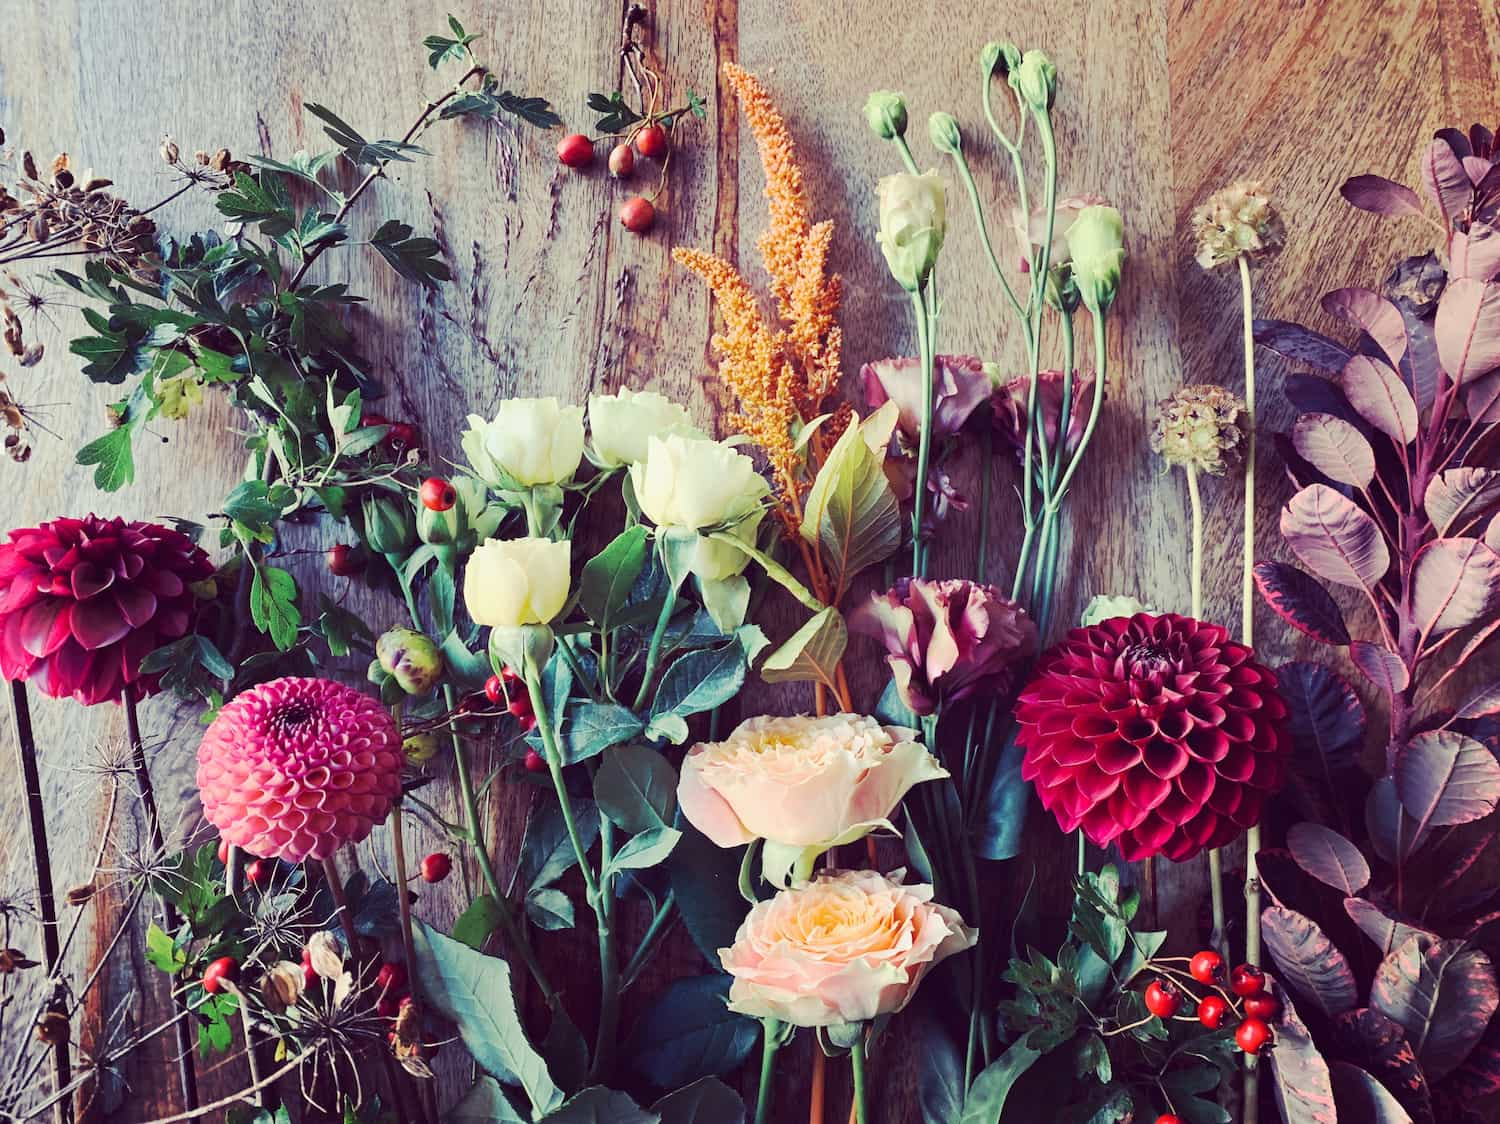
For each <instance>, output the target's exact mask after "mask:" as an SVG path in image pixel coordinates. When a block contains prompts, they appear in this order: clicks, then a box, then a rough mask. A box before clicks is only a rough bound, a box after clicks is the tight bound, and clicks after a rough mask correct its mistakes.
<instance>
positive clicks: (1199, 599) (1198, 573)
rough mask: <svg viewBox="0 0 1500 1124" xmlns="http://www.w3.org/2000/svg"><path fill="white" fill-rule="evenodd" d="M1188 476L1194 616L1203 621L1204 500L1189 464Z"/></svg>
mask: <svg viewBox="0 0 1500 1124" xmlns="http://www.w3.org/2000/svg"><path fill="white" fill-rule="evenodd" d="M1183 471H1184V472H1185V473H1186V474H1187V486H1188V505H1189V506H1190V507H1191V509H1192V515H1193V547H1192V563H1191V569H1190V571H1189V572H1190V573H1191V575H1192V609H1191V612H1192V615H1193V619H1194V620H1202V619H1203V499H1202V497H1201V496H1200V495H1199V493H1198V469H1197V467H1196V466H1195V465H1193V464H1191V463H1189V464H1188V465H1187V466H1186V468H1185V469H1184V470H1183Z"/></svg>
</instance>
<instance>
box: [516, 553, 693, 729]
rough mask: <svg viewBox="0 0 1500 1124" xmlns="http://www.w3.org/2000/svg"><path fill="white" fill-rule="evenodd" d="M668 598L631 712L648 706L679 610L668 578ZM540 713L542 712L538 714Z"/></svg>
mask: <svg viewBox="0 0 1500 1124" xmlns="http://www.w3.org/2000/svg"><path fill="white" fill-rule="evenodd" d="M667 580H668V586H667V597H666V600H665V601H663V602H662V604H661V613H660V614H658V616H657V618H656V627H655V628H654V629H652V630H651V643H650V645H649V646H648V647H647V648H646V669H645V671H644V672H642V673H641V685H640V688H639V689H638V690H637V691H636V693H635V702H633V703H632V704H631V707H630V709H631V710H640V709H641V707H643V706H645V705H646V696H647V695H649V694H650V693H651V681H652V680H654V679H655V678H656V665H657V664H658V663H660V662H661V642H662V639H663V638H664V637H665V636H666V635H667V625H668V624H670V623H671V620H672V611H673V610H674V609H676V608H677V585H676V583H675V582H673V581H672V579H671V578H668V579H667ZM538 713H540V712H538Z"/></svg>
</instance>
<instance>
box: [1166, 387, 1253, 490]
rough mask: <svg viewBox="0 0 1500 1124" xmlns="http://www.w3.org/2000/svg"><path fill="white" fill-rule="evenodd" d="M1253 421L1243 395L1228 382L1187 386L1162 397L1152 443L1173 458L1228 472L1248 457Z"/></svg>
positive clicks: (1206, 469)
mask: <svg viewBox="0 0 1500 1124" xmlns="http://www.w3.org/2000/svg"><path fill="white" fill-rule="evenodd" d="M1249 424H1250V419H1249V415H1248V414H1247V413H1246V411H1245V403H1244V400H1243V399H1241V398H1240V396H1239V395H1237V394H1235V393H1233V392H1232V391H1229V390H1225V389H1224V388H1223V387H1222V386H1209V385H1202V384H1195V385H1192V386H1185V387H1183V388H1182V389H1181V390H1179V391H1178V392H1177V393H1176V394H1174V395H1172V396H1171V397H1170V398H1164V399H1162V401H1161V403H1160V413H1159V414H1158V415H1157V419H1156V425H1155V426H1154V427H1153V428H1152V430H1151V448H1152V450H1153V451H1155V452H1157V453H1160V454H1161V455H1162V457H1163V459H1165V460H1166V462H1167V463H1168V464H1174V465H1179V466H1181V467H1184V468H1186V467H1189V466H1191V467H1192V468H1194V469H1196V470H1198V471H1199V472H1206V473H1208V474H1209V475H1210V476H1223V475H1224V473H1225V472H1227V471H1228V470H1229V469H1231V468H1235V467H1236V466H1238V465H1239V464H1240V462H1241V461H1243V460H1244V456H1245V450H1244V441H1245V434H1246V433H1247V432H1248V427H1249Z"/></svg>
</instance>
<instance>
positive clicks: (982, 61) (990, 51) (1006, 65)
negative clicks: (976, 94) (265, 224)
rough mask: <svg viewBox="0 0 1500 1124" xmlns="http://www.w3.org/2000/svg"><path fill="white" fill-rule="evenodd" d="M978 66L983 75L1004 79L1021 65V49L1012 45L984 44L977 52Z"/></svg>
mask: <svg viewBox="0 0 1500 1124" xmlns="http://www.w3.org/2000/svg"><path fill="white" fill-rule="evenodd" d="M979 65H980V66H982V67H984V72H985V74H987V75H989V74H998V75H1000V77H1002V78H1004V77H1006V76H1008V75H1009V74H1010V73H1011V72H1012V71H1014V70H1015V69H1016V68H1017V67H1018V66H1020V65H1021V48H1020V47H1017V46H1016V45H1015V44H1014V43H993V42H991V43H986V44H985V45H984V49H983V50H981V51H980V52H979Z"/></svg>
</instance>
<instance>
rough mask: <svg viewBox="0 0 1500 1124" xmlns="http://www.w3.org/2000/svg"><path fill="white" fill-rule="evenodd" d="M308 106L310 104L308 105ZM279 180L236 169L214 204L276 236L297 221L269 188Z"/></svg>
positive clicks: (224, 212) (231, 216) (267, 173)
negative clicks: (231, 185)
mask: <svg viewBox="0 0 1500 1124" xmlns="http://www.w3.org/2000/svg"><path fill="white" fill-rule="evenodd" d="M309 108H311V107H310V106H309ZM279 183H280V180H279V177H278V176H277V175H276V173H275V172H271V171H264V172H262V173H261V174H260V177H259V178H258V179H257V178H256V177H255V176H250V175H247V174H246V173H244V172H236V173H235V176H234V186H233V187H232V188H229V189H227V190H225V191H221V192H219V194H218V196H217V197H216V198H215V200H214V205H215V206H216V207H218V208H219V213H220V214H222V215H224V216H225V217H227V218H229V219H232V220H234V221H237V222H253V223H256V224H258V225H259V226H260V229H261V231H262V232H263V233H264V234H265V235H266V237H268V238H279V237H281V236H282V235H284V234H286V233H287V232H288V231H290V230H292V229H293V228H294V227H295V226H296V225H297V213H296V212H295V211H294V210H293V209H292V207H291V205H290V204H288V203H287V201H286V199H285V197H284V196H283V195H282V194H281V193H280V192H277V193H275V194H273V193H272V191H271V190H269V188H270V187H271V186H273V185H277V184H279Z"/></svg>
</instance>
